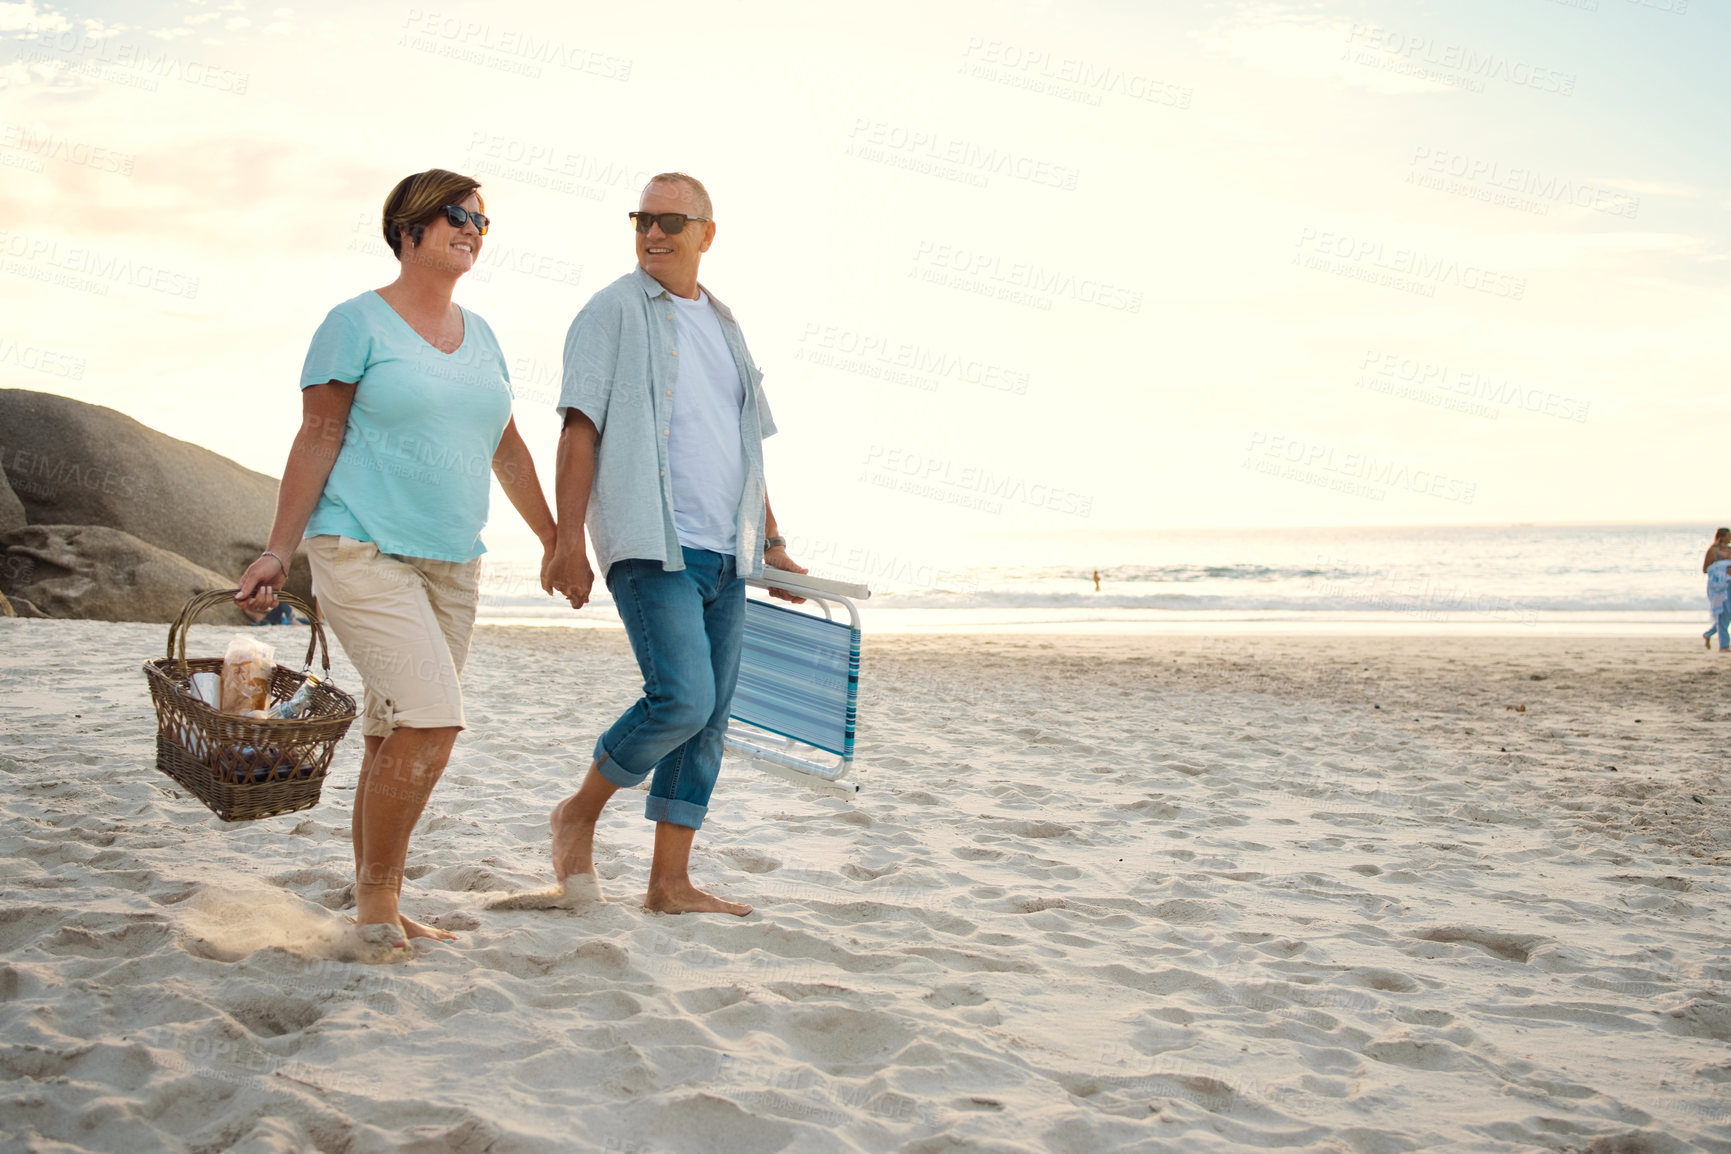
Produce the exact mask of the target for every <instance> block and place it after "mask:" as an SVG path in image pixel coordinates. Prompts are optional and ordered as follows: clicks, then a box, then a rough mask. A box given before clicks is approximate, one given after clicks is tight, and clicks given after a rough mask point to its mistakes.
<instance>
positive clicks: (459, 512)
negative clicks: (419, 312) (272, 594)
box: [301, 292, 511, 561]
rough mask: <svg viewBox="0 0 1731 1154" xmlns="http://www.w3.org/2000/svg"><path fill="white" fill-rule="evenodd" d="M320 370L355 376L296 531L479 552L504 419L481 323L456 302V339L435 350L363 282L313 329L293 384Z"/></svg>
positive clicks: (441, 555) (454, 553) (495, 363)
mask: <svg viewBox="0 0 1731 1154" xmlns="http://www.w3.org/2000/svg"><path fill="white" fill-rule="evenodd" d="M329 381H344V382H349V383H353V384H355V385H356V386H357V387H356V389H355V399H354V403H353V404H352V405H351V406H350V407H349V420H348V427H347V428H346V429H344V430H343V447H342V451H341V452H340V453H338V455H337V460H336V464H335V465H334V466H332V468H331V475H330V479H329V480H327V481H326V482H325V489H324V493H323V494H322V495H321V496H320V497H319V503H318V505H317V506H316V507H315V508H314V509H313V515H312V519H311V520H310V521H308V522H307V530H306V535H307V536H308V537H316V536H319V535H321V534H326V533H329V534H334V535H338V536H343V537H353V538H354V539H355V540H357V541H371V542H372V543H373V544H375V545H377V546H378V547H379V551H380V552H381V553H396V554H399V555H401V556H407V557H427V558H430V559H432V560H435V561H467V560H469V559H470V558H473V557H478V556H480V555H481V554H482V553H484V552H486V547H485V546H484V545H482V544H481V527H482V526H483V525H485V524H486V523H487V493H488V486H489V478H490V477H491V475H492V468H493V452H494V450H495V449H497V448H498V447H499V438H500V436H501V435H503V433H504V432H505V425H506V423H507V422H508V421H510V419H511V378H510V375H509V374H508V373H507V372H506V371H505V355H504V353H502V352H500V351H499V342H498V340H497V338H495V337H494V336H493V330H492V329H491V328H489V327H488V326H487V322H486V321H484V320H482V319H481V318H480V317H478V316H476V315H475V314H474V313H472V312H470V311H469V310H468V309H463V343H462V344H461V345H459V346H458V347H457V350H456V352H453V353H449V354H446V353H441V352H440V351H439V350H438V349H436V348H434V347H433V346H432V345H430V344H428V343H427V342H426V340H425V339H424V338H423V337H422V336H421V335H420V334H419V333H417V332H416V331H415V330H414V329H413V328H411V327H410V326H409V322H407V321H405V320H404V319H403V318H402V317H400V316H398V315H397V312H396V310H395V309H393V308H392V307H391V306H390V305H388V304H386V303H385V300H384V298H383V297H381V296H379V294H378V293H376V292H364V293H362V294H361V295H360V296H358V297H355V298H354V299H352V300H346V301H344V302H343V303H342V304H340V305H338V306H337V307H336V308H334V309H332V310H331V311H330V314H329V315H328V316H326V317H325V320H324V323H323V324H321V325H320V326H319V329H318V332H316V333H314V334H313V343H312V347H311V348H309V349H308V350H307V359H306V364H305V366H304V367H302V369H301V388H303V389H306V388H310V387H312V386H313V385H322V384H325V383H326V382H329Z"/></svg>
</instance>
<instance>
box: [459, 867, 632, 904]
mask: <svg viewBox="0 0 1731 1154" xmlns="http://www.w3.org/2000/svg"><path fill="white" fill-rule="evenodd" d="M606 900H607V899H606V898H605V897H603V896H602V894H601V882H600V880H599V879H598V878H596V876H595V875H594V874H572V875H571V876H570V877H568V878H566V879H565V880H564V881H562V882H554V883H553V884H552V885H550V886H547V887H545V888H543V889H538V890H526V891H524V892H523V893H516V894H506V895H505V896H504V897H501V898H494V899H493V900H492V901H490V902H488V903H487V905H486V908H487V909H490V910H574V909H580V908H581V907H583V906H586V905H593V904H595V903H598V902H605V901H606Z"/></svg>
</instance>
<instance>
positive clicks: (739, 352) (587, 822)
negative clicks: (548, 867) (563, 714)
mask: <svg viewBox="0 0 1731 1154" xmlns="http://www.w3.org/2000/svg"><path fill="white" fill-rule="evenodd" d="M630 215H631V218H632V221H633V223H634V224H635V226H636V235H637V268H636V269H634V270H633V271H632V272H630V273H628V274H626V275H625V276H623V277H620V278H619V279H618V280H616V281H614V282H613V283H612V284H610V285H608V286H607V287H606V288H604V289H602V290H601V291H600V292H598V293H596V294H595V295H594V296H593V297H592V298H590V301H589V303H588V304H586V305H584V306H583V311H582V312H580V313H578V314H577V319H576V320H575V321H573V322H572V323H571V330H570V332H569V333H568V334H567V335H566V338H565V370H564V387H563V390H562V392H561V393H560V397H559V411H560V414H561V416H562V418H563V420H564V422H565V426H564V430H563V431H562V432H561V433H560V435H559V455H558V466H557V469H558V472H557V479H556V482H555V487H556V491H557V494H558V505H559V510H558V517H559V536H558V544H557V545H556V547H555V551H554V556H553V560H552V563H551V566H550V569H549V576H550V578H551V584H552V586H553V588H554V589H555V590H556V591H557V592H559V593H562V594H564V595H565V597H566V598H567V599H568V600H569V601H570V602H571V606H572V608H574V609H575V608H580V607H581V606H582V605H583V604H584V602H586V601H587V600H588V599H589V593H590V589H591V587H592V585H593V583H594V574H593V573H592V572H591V570H590V568H589V562H588V559H587V558H586V557H585V555H584V528H585V525H587V528H588V532H589V536H590V539H591V540H592V542H593V544H594V547H595V559H596V561H597V562H598V563H599V565H600V569H601V574H602V576H603V579H604V580H605V581H606V582H607V588H608V591H609V592H611V593H612V594H613V601H614V603H615V604H616V605H617V606H618V608H619V616H620V619H621V620H622V621H623V622H624V624H625V632H626V635H627V636H628V637H629V638H630V640H631V648H632V650H633V652H635V653H636V655H637V665H638V668H639V669H640V670H641V671H642V673H643V696H642V697H641V698H640V699H638V701H637V703H636V704H634V705H633V706H632V707H631V708H630V709H628V710H626V711H625V713H624V714H623V715H622V716H621V717H620V718H619V720H618V721H616V722H615V723H614V724H613V726H612V727H611V728H610V729H608V730H607V732H606V733H604V734H602V735H601V738H600V740H599V741H597V742H596V744H595V760H594V762H593V763H592V764H591V765H590V766H589V772H588V774H587V775H586V776H585V777H584V779H583V782H582V784H581V785H580V786H579V787H578V789H577V792H576V793H574V794H572V795H571V796H570V797H568V798H566V799H565V800H564V801H562V802H560V803H559V804H558V805H557V806H556V807H554V810H553V817H552V827H553V872H554V875H555V876H556V877H557V878H558V879H559V881H560V883H561V884H562V885H563V886H564V892H565V894H566V895H567V896H577V895H583V896H589V897H599V896H600V887H599V886H598V885H597V884H596V881H595V863H594V841H595V823H596V820H597V819H598V818H599V817H600V816H601V811H602V808H603V807H604V806H606V804H607V800H608V799H609V798H610V797H612V796H613V794H614V793H615V792H616V791H618V790H619V789H621V788H625V787H628V786H633V785H637V784H638V783H639V782H641V781H642V780H643V779H644V778H645V777H648V776H650V774H651V773H653V775H654V776H653V778H652V779H651V781H650V788H649V800H648V802H647V803H646V805H645V807H644V816H645V817H647V818H648V819H649V820H650V821H653V822H654V823H655V854H654V858H653V860H652V862H651V864H650V871H649V892H648V894H647V896H646V897H645V898H644V903H643V904H644V905H645V906H646V907H648V908H649V909H652V910H658V911H661V912H663V913H691V912H697V911H704V912H718V913H730V914H738V915H741V916H744V915H745V914H748V913H750V912H751V907H750V906H747V905H743V904H741V903H739V902H729V901H723V900H722V899H721V898H718V897H716V896H715V895H714V894H709V893H705V892H704V891H702V890H700V889H698V888H697V887H696V886H695V885H693V884H692V882H691V876H690V860H691V843H692V839H693V838H694V837H695V836H696V833H697V830H698V829H699V828H700V827H701V826H702V825H703V818H704V815H705V814H706V813H707V811H708V806H709V795H710V791H711V790H712V789H713V788H714V785H715V777H716V774H717V773H718V772H719V771H720V768H721V742H722V735H723V734H724V733H725V732H726V730H727V715H728V711H729V707H730V706H731V704H732V701H733V687H734V682H735V681H736V679H737V677H738V673H739V648H740V638H741V633H742V631H743V628H744V616H745V581H744V578H746V577H748V576H752V577H755V576H759V575H761V573H762V571H763V566H764V565H766V564H767V565H770V566H772V567H774V568H778V569H789V570H792V571H793V572H795V573H804V572H805V570H804V569H802V568H800V567H799V566H798V565H796V564H794V562H793V560H792V559H791V558H789V557H788V555H787V550H786V547H785V546H786V542H785V541H784V540H783V539H782V538H781V537H780V536H779V535H778V533H777V532H776V522H775V514H774V512H773V511H771V509H770V506H769V495H768V492H767V490H766V488H765V485H764V479H763V438H764V437H767V436H769V435H770V434H772V433H774V432H775V422H774V420H773V419H772V418H771V417H770V413H769V405H768V403H767V402H766V401H765V399H764V396H763V389H762V385H761V381H762V374H760V373H759V372H758V371H757V365H756V364H755V362H753V361H752V359H751V354H750V352H749V351H748V350H747V349H746V347H745V337H744V336H743V334H741V332H740V330H739V325H738V324H737V323H735V321H734V319H733V313H732V312H730V311H729V310H728V308H727V306H725V305H723V304H722V303H721V302H720V301H718V300H716V299H715V298H714V297H712V296H710V295H709V293H708V292H707V291H706V290H705V289H704V287H703V286H702V285H700V284H699V283H698V281H697V267H698V264H699V263H700V262H701V261H702V259H703V254H704V253H706V252H708V251H709V246H710V245H711V244H712V243H714V241H715V221H714V213H713V211H712V209H711V207H710V200H709V193H708V191H707V190H705V189H704V187H703V185H702V184H701V183H699V182H698V181H697V180H696V179H695V178H693V177H690V176H687V175H686V174H684V173H681V172H668V173H662V174H661V175H660V176H656V177H654V178H652V179H651V180H650V182H649V183H648V184H647V185H646V186H645V187H644V189H643V195H642V197H641V198H640V199H639V200H638V211H637V212H634V213H631V214H630ZM779 595H780V596H783V597H784V598H785V599H787V600H790V601H798V600H800V599H799V598H795V597H792V596H791V595H788V594H785V593H781V594H779Z"/></svg>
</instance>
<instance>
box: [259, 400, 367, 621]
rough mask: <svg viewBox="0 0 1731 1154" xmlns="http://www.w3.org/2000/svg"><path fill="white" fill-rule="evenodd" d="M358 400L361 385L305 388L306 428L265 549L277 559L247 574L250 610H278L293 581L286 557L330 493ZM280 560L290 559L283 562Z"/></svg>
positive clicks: (285, 474)
mask: <svg viewBox="0 0 1731 1154" xmlns="http://www.w3.org/2000/svg"><path fill="white" fill-rule="evenodd" d="M354 400H355V386H354V385H352V384H348V383H346V382H343V381H327V382H326V383H325V384H322V385H312V386H310V387H308V388H305V389H302V390H301V427H300V431H299V432H298V433H296V434H295V439H294V444H293V445H291V446H290V447H289V455H288V462H287V463H286V464H284V465H283V469H282V482H281V483H280V484H279V485H277V490H276V520H274V521H273V522H271V527H270V543H269V544H267V545H266V546H265V550H266V552H269V553H275V554H276V557H266V556H260V557H259V559H258V560H257V561H254V562H253V563H252V564H251V565H249V566H247V570H246V572H245V573H243V574H242V575H241V578H240V592H238V593H236V594H235V595H234V599H235V600H236V601H238V602H240V603H242V604H243V605H245V606H246V607H247V608H249V609H254V610H258V611H263V610H266V609H271V608H274V607H275V605H276V591H277V590H278V589H281V588H282V587H283V584H284V582H286V581H287V580H288V565H287V563H286V559H287V558H289V557H292V556H294V551H295V546H297V545H299V544H300V540H301V535H302V534H303V533H305V532H306V527H307V522H308V521H309V520H311V519H312V515H313V508H314V507H315V506H317V505H318V503H319V497H320V495H322V494H323V493H324V491H325V481H326V480H327V479H328V478H329V477H330V475H331V466H333V465H335V464H336V463H337V454H338V453H340V452H342V449H343V430H344V429H345V428H347V427H348V423H349V406H350V405H352V404H353V403H354ZM277 557H280V558H284V559H285V560H284V561H283V562H279V561H278V560H277V559H276V558H277Z"/></svg>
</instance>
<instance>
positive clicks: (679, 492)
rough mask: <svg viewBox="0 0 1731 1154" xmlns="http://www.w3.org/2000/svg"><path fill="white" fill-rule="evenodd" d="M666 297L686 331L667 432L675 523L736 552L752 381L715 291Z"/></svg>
mask: <svg viewBox="0 0 1731 1154" xmlns="http://www.w3.org/2000/svg"><path fill="white" fill-rule="evenodd" d="M667 295H668V299H669V300H671V301H672V302H673V323H674V330H675V332H677V333H678V336H679V376H678V383H677V384H675V385H674V396H673V420H672V422H671V423H670V424H669V426H668V435H667V462H668V468H669V469H671V470H672V473H673V476H672V482H673V529H674V532H675V533H676V534H677V535H678V537H679V543H680V544H681V545H684V546H685V547H686V548H689V549H709V550H712V551H714V552H716V553H725V554H730V555H731V554H733V553H735V552H736V551H737V550H738V547H739V541H738V534H739V528H738V520H737V518H738V514H739V498H740V493H741V492H742V491H743V490H744V488H745V452H744V449H743V448H742V446H741V445H740V443H739V410H740V407H741V406H742V405H743V404H744V403H745V382H743V381H742V380H740V378H739V367H738V366H737V365H736V364H734V361H733V354H732V353H731V352H730V351H728V348H727V338H726V337H725V336H724V335H723V334H722V332H721V319H720V318H719V317H717V316H716V315H715V309H714V308H712V307H711V306H710V303H709V294H708V293H704V292H701V291H700V292H699V293H698V297H697V299H696V300H694V301H688V300H686V299H685V298H684V297H681V296H674V295H673V294H672V293H669V294H667Z"/></svg>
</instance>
